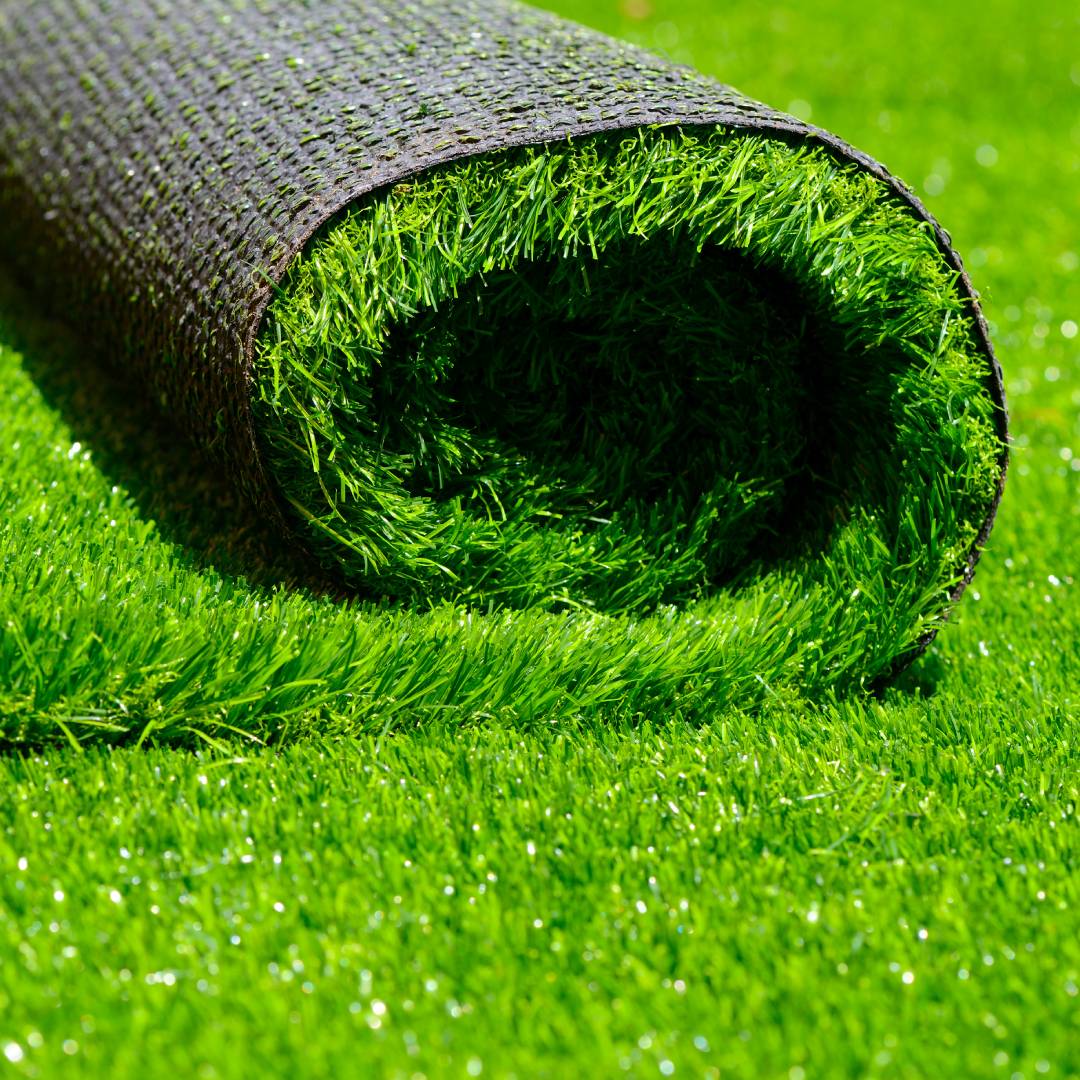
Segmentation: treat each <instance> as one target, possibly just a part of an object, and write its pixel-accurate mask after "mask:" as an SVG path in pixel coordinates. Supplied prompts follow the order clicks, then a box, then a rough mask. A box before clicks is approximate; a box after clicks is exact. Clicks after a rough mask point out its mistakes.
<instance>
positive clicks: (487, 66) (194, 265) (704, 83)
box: [0, 0, 1006, 571]
mask: <svg viewBox="0 0 1080 1080" xmlns="http://www.w3.org/2000/svg"><path fill="white" fill-rule="evenodd" d="M650 124H668V125H670V124H682V125H687V126H688V125H704V124H709V125H714V124H721V125H725V126H728V127H731V128H736V129H743V130H757V131H762V132H765V133H769V134H772V135H775V136H777V137H782V138H787V139H794V140H799V139H806V140H811V141H814V142H816V143H819V144H824V145H826V146H827V147H829V148H831V150H832V152H833V153H835V154H836V155H837V156H838V157H840V158H842V159H846V160H851V161H855V162H858V163H859V164H860V165H861V166H862V167H863V168H865V169H867V170H869V171H870V172H872V173H873V174H874V175H876V176H878V177H879V178H881V179H882V180H884V181H885V182H886V183H888V184H889V185H890V186H891V187H892V188H893V190H894V191H895V192H896V193H897V194H898V195H899V196H900V197H901V198H902V199H904V200H905V201H906V202H907V203H908V204H909V205H910V206H911V208H912V211H913V212H914V213H915V214H917V215H919V216H920V217H922V218H925V219H926V220H931V219H930V218H929V215H928V214H927V213H926V211H925V209H924V208H923V207H922V206H921V204H919V202H918V201H917V200H916V199H915V198H914V196H912V195H911V193H910V192H909V191H908V190H907V189H906V188H905V187H904V186H903V185H901V184H900V183H899V182H898V181H896V180H895V179H894V178H892V177H891V176H890V175H889V174H888V173H887V172H886V170H885V169H884V168H883V167H882V166H880V165H878V164H877V163H876V162H874V161H872V160H871V159H869V158H867V157H865V156H864V155H862V154H860V153H858V152H857V151H855V150H852V149H851V148H850V147H848V146H846V145H845V144H844V143H842V142H841V141H840V140H838V139H836V138H835V137H834V136H831V135H829V134H828V133H826V132H823V131H820V130H818V129H814V128H811V127H809V126H808V125H806V124H804V123H802V122H800V121H798V120H796V119H794V118H792V117H789V116H785V115H783V114H782V113H778V112H775V111H773V110H772V109H769V108H767V107H765V106H763V105H760V104H757V103H756V102H753V101H750V100H749V99H747V98H745V97H743V96H742V95H741V94H739V93H737V92H736V91H734V90H732V89H731V88H730V87H726V86H723V85H721V84H719V83H716V82H714V81H712V80H709V79H707V78H705V77H703V76H701V75H698V74H697V73H695V72H693V71H690V70H688V69H686V68H682V67H678V66H675V65H672V64H670V63H667V62H666V61H663V60H660V59H657V58H656V57H654V56H651V55H649V54H648V53H645V52H643V51H641V50H638V49H636V48H633V47H631V46H628V45H625V44H621V43H618V42H615V41H612V40H610V39H608V38H606V37H604V36H602V35H599V34H596V33H594V32H592V31H588V30H585V29H582V28H580V27H578V26H575V25H573V24H571V23H567V22H565V21H563V20H560V19H557V18H555V17H553V16H551V15H548V14H544V13H541V12H538V11H534V10H532V9H530V8H526V7H523V6H520V5H517V4H515V3H509V2H506V0H449V2H448V0H407V2H399V0H317V2H312V3H310V4H309V3H307V2H301V0H275V2H273V3H268V2H266V0H247V2H245V0H234V2H229V0H199V2H198V3H190V2H187V0H123V2H122V3H121V2H110V0H0V230H2V232H3V234H4V236H5V239H6V241H7V244H8V245H9V257H13V258H15V259H17V261H18V264H19V265H20V266H21V267H22V268H23V269H24V271H25V273H26V274H27V276H28V277H29V279H30V280H31V282H32V283H36V284H37V286H38V287H39V288H40V290H41V292H42V294H43V295H45V296H47V297H48V298H50V300H52V301H53V302H55V303H56V304H57V305H58V307H59V308H60V310H61V312H62V313H63V314H64V315H65V316H67V317H68V318H70V319H72V320H74V321H76V322H77V324H78V325H80V326H81V327H83V328H85V330H86V332H87V335H88V337H93V338H94V339H95V340H97V341H99V342H101V343H103V344H104V345H105V347H106V348H107V349H108V350H109V351H110V352H112V353H113V354H115V356H116V359H117V360H118V361H119V362H121V363H123V364H125V365H128V366H129V367H130V368H131V369H132V370H133V372H135V373H136V374H137V377H138V378H139V379H140V380H143V381H144V382H145V383H146V384H147V385H148V386H149V387H150V388H151V390H152V392H153V394H154V396H155V397H157V398H158V399H159V400H160V401H161V402H162V404H163V405H164V406H165V407H166V408H167V409H168V410H169V411H170V412H171V413H172V414H173V415H175V416H176V417H178V418H179V420H180V421H181V423H182V424H183V425H184V426H185V427H186V428H187V429H188V430H189V431H190V432H191V434H192V435H193V436H194V437H195V438H196V439H198V440H199V441H200V442H201V443H203V444H205V445H207V446H210V447H212V448H214V449H215V450H216V451H217V453H218V454H219V455H220V456H221V457H222V458H223V459H224V460H225V461H227V462H228V463H229V465H230V466H231V467H232V469H233V471H234V473H235V474H236V476H237V477H238V478H239V479H240V481H241V482H242V483H243V484H244V485H245V486H246V487H247V488H248V490H249V491H250V492H251V494H252V495H253V496H254V497H255V498H256V499H257V500H258V501H259V503H260V504H261V505H262V506H263V507H264V509H265V511H266V513H267V514H268V515H270V516H273V517H275V518H277V519H278V524H279V525H280V524H283V521H282V520H281V518H280V511H279V510H278V509H277V502H276V495H275V490H274V486H273V484H272V482H271V480H270V479H269V478H268V477H267V475H266V474H265V470H264V468H263V465H262V463H261V461H260V456H259V449H258V442H257V439H256V433H255V430H254V427H253V424H252V417H251V409H250V401H249V393H250V379H251V375H250V366H251V358H252V352H253V348H254V343H255V339H256V336H257V333H258V329H259V324H260V321H261V318H262V314H263V312H264V310H265V308H266V305H267V303H268V301H269V298H270V296H271V293H272V288H273V284H274V283H276V282H277V281H279V280H280V279H281V277H282V275H283V273H284V271H285V269H286V267H287V265H288V263H289V261H290V260H291V258H292V257H293V256H294V255H295V254H296V253H297V252H299V251H300V250H301V249H302V248H303V246H304V244H305V242H306V241H307V240H308V239H309V238H310V237H311V236H312V234H313V233H314V232H315V231H316V230H317V229H318V228H319V227H320V226H321V225H322V224H324V223H325V222H326V221H327V220H329V219H330V218H332V217H333V216H334V215H335V214H337V213H338V212H339V211H340V210H341V209H342V208H344V207H346V206H347V205H349V204H350V203H352V202H354V201H355V200H357V199H358V198H360V197H362V196H364V195H366V194H369V193H371V192H373V191H377V190H379V189H381V188H384V187H386V186H388V185H391V184H393V183H395V182H398V181H400V180H402V179H405V178H407V177H409V176H411V175H414V174H416V173H418V172H420V171H422V170H425V169H428V168H431V167H433V166H436V165H440V164H445V163H447V162H450V161H454V160H457V159H460V158H462V157H466V156H470V155H475V154H480V153H485V152H490V151H494V150H499V149H504V148H508V147H512V146H518V145H523V144H536V143H543V142H547V141H552V140H559V139H564V138H567V137H572V136H579V135H585V134H590V133H596V132H601V131H611V130H618V129H632V128H637V127H640V126H643V125H650ZM934 228H935V230H936V234H937V237H938V241H939V243H940V245H941V247H942V250H943V252H944V253H945V255H946V257H947V258H948V260H949V261H950V263H951V264H952V265H953V266H954V267H955V268H956V269H957V270H962V267H961V265H960V262H959V258H958V256H957V255H956V253H955V252H954V251H953V250H952V248H951V245H950V242H949V239H948V237H947V235H946V234H944V233H943V232H942V231H941V229H940V228H939V227H938V226H937V225H936V224H934ZM961 287H962V288H963V289H965V290H967V291H968V292H969V293H970V292H971V286H970V282H969V281H968V279H967V277H966V276H963V277H962V283H961ZM976 314H977V317H976V324H977V328H976V332H977V335H978V338H979V341H978V345H979V348H980V349H981V350H983V351H984V352H985V355H986V358H987V365H988V367H987V370H988V380H989V384H990V390H991V393H992V395H993V397H994V400H995V401H996V402H997V403H998V404H999V405H1000V406H1001V411H1000V414H999V416H1000V429H1001V435H1002V442H1003V446H1004V441H1005V436H1006V417H1005V411H1004V400H1003V391H1002V384H1001V373H1000V370H999V368H998V365H997V362H996V360H995V359H994V356H993V351H992V348H991V345H990V342H989V339H988V337H987V331H986V326H985V323H984V321H983V319H982V316H981V314H978V312H977V308H976ZM1003 465H1004V451H1003ZM1003 482H1004V468H1003V470H1002V483H1003ZM999 497H1000V491H999ZM995 510H996V500H995V504H994V506H993V507H991V508H990V509H989V513H988V517H987V521H986V524H985V526H984V529H983V533H982V536H981V537H980V543H981V542H982V541H983V540H984V539H985V537H986V535H987V534H988V532H989V528H990V525H991V523H992V519H993V514H994V511H995ZM976 558H977V550H973V551H972V555H971V560H970V566H969V571H970V570H971V569H973V567H974V561H975V559H976Z"/></svg>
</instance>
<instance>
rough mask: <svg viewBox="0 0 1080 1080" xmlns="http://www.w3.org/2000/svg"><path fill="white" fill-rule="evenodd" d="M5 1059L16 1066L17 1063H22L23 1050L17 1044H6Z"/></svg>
mask: <svg viewBox="0 0 1080 1080" xmlns="http://www.w3.org/2000/svg"><path fill="white" fill-rule="evenodd" d="M4 1057H6V1058H7V1059H8V1061H10V1062H11V1063H12V1064H13V1065H14V1064H15V1063H16V1062H18V1061H22V1059H23V1048H22V1047H21V1046H20V1045H19V1044H18V1043H17V1042H9V1043H4Z"/></svg>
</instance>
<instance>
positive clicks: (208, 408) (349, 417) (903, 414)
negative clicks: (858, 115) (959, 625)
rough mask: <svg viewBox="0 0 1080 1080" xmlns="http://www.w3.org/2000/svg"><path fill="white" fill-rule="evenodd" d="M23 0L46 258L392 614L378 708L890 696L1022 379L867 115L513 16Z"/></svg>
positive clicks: (330, 562) (12, 158)
mask: <svg viewBox="0 0 1080 1080" xmlns="http://www.w3.org/2000/svg"><path fill="white" fill-rule="evenodd" d="M3 15H4V18H3V21H2V22H0V110H2V113H0V117H2V120H0V166H2V173H0V214H2V217H3V227H4V231H5V233H6V236H7V238H8V240H9V243H10V250H11V252H12V254H13V257H14V258H15V259H16V261H17V264H18V265H20V266H21V267H22V268H23V270H24V272H25V273H26V275H27V278H28V280H30V281H32V282H34V283H35V285H36V289H37V293H38V295H39V296H41V297H42V299H43V301H44V302H46V303H50V304H53V305H55V306H56V307H57V308H59V309H61V310H62V311H63V312H64V314H65V315H66V316H67V317H69V318H71V319H73V320H74V321H76V322H77V323H78V324H79V325H80V326H82V327H84V328H85V331H86V336H87V338H88V339H90V340H92V341H93V343H94V345H95V347H96V348H99V349H101V350H103V351H105V352H108V353H111V354H112V355H113V356H114V358H115V359H116V360H117V361H118V362H120V363H122V364H125V365H128V366H129V367H130V369H131V370H132V371H133V373H134V374H135V377H136V378H137V379H138V381H139V382H140V383H141V384H142V385H143V386H144V387H145V388H146V389H147V392H148V393H149V394H150V395H151V396H152V397H154V398H155V399H157V400H158V401H159V402H160V404H161V406H162V407H163V408H164V409H165V410H166V411H167V412H169V413H170V414H171V415H172V416H173V417H174V418H175V419H176V420H178V421H179V423H180V424H181V425H182V426H183V427H184V428H185V429H186V430H187V431H188V433H189V434H190V435H191V436H192V437H193V438H194V439H195V440H196V441H198V442H199V443H200V444H202V445H203V446H204V447H207V448H209V449H210V450H211V452H213V453H215V454H216V455H217V456H218V458H219V459H220V460H221V461H222V462H223V463H225V465H226V466H227V467H228V469H229V471H230V472H231V474H232V475H233V477H234V478H235V479H236V480H237V481H239V483H240V484H241V485H242V486H243V487H244V488H245V489H246V490H247V492H248V494H249V496H250V497H251V498H252V500H254V502H255V503H256V504H257V506H258V507H259V508H260V511H261V513H262V514H263V515H264V516H265V518H266V523H267V528H268V529H277V530H280V532H281V534H282V536H283V537H288V540H289V542H290V543H294V544H297V545H299V546H300V547H302V548H303V549H304V550H305V551H306V552H307V553H308V554H309V556H310V557H312V558H313V559H314V560H316V561H317V562H318V564H319V565H320V566H322V567H323V568H324V569H325V571H326V573H327V574H328V576H330V577H331V578H332V579H333V580H335V581H336V582H339V583H343V584H344V585H345V586H347V588H348V591H349V592H350V593H351V594H354V595H355V596H356V597H357V598H358V603H357V605H356V619H357V636H358V638H359V639H360V640H364V641H365V643H366V644H368V645H369V646H370V647H371V648H373V649H374V659H373V660H372V663H373V667H372V674H371V678H370V680H369V682H370V685H364V686H363V687H361V688H360V690H361V694H360V696H361V697H363V696H364V695H365V694H366V695H367V697H368V699H369V701H370V702H378V701H385V699H386V696H387V691H386V687H387V686H388V685H390V686H393V688H394V691H395V692H394V694H392V695H390V696H391V697H392V698H393V699H394V700H395V702H396V703H397V705H395V707H398V705H400V703H401V702H402V701H404V702H407V703H408V707H409V708H411V709H414V710H415V711H416V712H417V713H425V711H430V710H432V709H445V708H459V709H463V710H464V711H465V712H467V713H468V715H484V714H485V713H488V712H491V711H492V710H493V709H494V708H495V707H496V705H499V706H500V707H502V708H508V709H510V710H511V711H522V712H528V711H529V710H530V709H539V710H541V711H543V710H545V709H546V710H547V711H548V713H549V714H551V715H553V716H554V715H557V714H559V713H560V712H564V713H567V714H574V713H576V712H577V711H579V710H580V709H583V708H592V707H595V706H597V705H598V704H602V703H608V704H609V705H613V703H615V702H621V703H622V704H621V705H620V706H619V707H620V708H623V709H624V710H626V711H629V712H631V713H633V712H635V711H637V712H641V711H649V710H655V709H668V708H683V707H684V706H685V707H686V710H687V711H688V712H693V709H694V707H695V703H700V702H704V701H708V702H711V703H713V704H715V703H717V702H719V701H736V702H740V703H742V702H746V701H749V700H751V699H752V698H756V697H760V696H761V695H762V694H766V693H769V692H775V691H776V690H777V689H778V688H779V687H781V686H783V685H784V684H791V685H796V686H798V687H800V688H801V689H803V690H804V691H809V692H814V691H818V690H821V689H824V688H827V687H832V688H837V689H847V688H850V687H853V686H860V685H870V684H873V683H875V682H877V681H879V680H881V679H883V678H885V677H887V676H889V675H890V674H892V673H893V672H895V671H896V670H897V669H898V668H899V667H900V666H901V665H902V664H903V663H904V662H905V661H906V660H908V659H910V658H911V657H912V656H913V655H915V653H916V652H917V650H918V649H919V648H920V647H922V646H924V645H925V644H926V642H927V641H928V640H929V639H930V637H931V636H932V634H933V633H934V632H935V631H936V629H937V628H938V627H939V626H940V624H941V622H942V620H943V618H944V616H945V615H946V613H947V611H948V608H949V606H950V605H951V604H952V603H953V602H955V600H956V599H958V597H959V595H960V592H961V591H962V589H963V586H964V584H965V583H966V582H967V581H968V580H969V579H970V577H971V574H972V572H973V570H974V565H975V561H976V559H977V557H978V552H979V548H980V546H981V544H982V543H983V542H984V541H985V539H986V536H987V534H988V532H989V528H990V525H991V522H992V519H993V514H994V510H995V508H996V505H997V502H998V499H999V497H1000V493H1001V488H1002V484H1003V482H1004V473H1005V440H1006V422H1005V412H1004V401H1003V394H1002V389H1001V377H1000V371H999V369H998V367H997V364H996V361H995V360H994V356H993V352H992V349H991V346H990V343H989V340H988V338H987V332H986V326H985V323H984V322H983V320H982V317H981V315H980V313H979V309H978V305H977V303H976V300H975V297H974V294H973V292H972V289H971V285H970V282H969V281H968V279H967V277H966V276H965V275H964V273H963V271H962V268H961V264H960V261H959V258H958V256H957V255H956V254H955V252H954V251H953V250H952V248H951V245H950V243H949V241H948V238H947V236H946V235H945V234H944V233H943V232H942V231H941V230H940V228H939V227H938V226H937V225H936V223H934V222H933V220H932V219H931V218H930V217H929V215H928V214H927V213H926V211H925V210H924V209H923V207H922V206H921V205H920V204H919V203H918V201H917V200H916V199H915V198H914V196H912V195H911V194H910V192H908V191H907V189H906V188H904V187H903V185H902V184H900V183H899V182H898V181H896V180H895V179H893V178H892V177H891V176H890V175H889V174H888V173H887V172H886V171H885V170H884V168H883V167H881V166H880V165H877V164H876V163H875V162H873V161H871V160H869V159H867V158H865V157H864V156H862V155H860V154H858V153H857V152H855V151H853V150H851V149H850V148H849V147H847V146H846V145H844V144H843V143H842V142H840V141H839V140H837V139H836V138H835V137H833V136H830V135H828V134H827V133H825V132H821V131H818V130H816V129H813V128H811V127H809V126H807V125H806V124H803V123H801V122H799V121H797V120H795V119H793V118H791V117H786V116H783V115H782V114H779V113H775V112H773V111H772V110H769V109H767V108H765V107H764V106H760V105H758V104H756V103H754V102H751V101H748V100H747V99H745V98H743V97H742V96H741V95H738V94H737V93H736V92H735V91H732V90H731V89H730V88H727V87H724V86H721V85H719V84H717V83H714V82H712V81H711V80H708V79H706V78H704V77H702V76H698V75H696V74H695V73H693V72H690V71H688V70H686V69H683V68H679V67H676V66H674V65H671V64H668V63H666V62H664V61H662V60H658V59H656V58H654V57H651V56H648V55H647V54H644V53H642V52H640V51H638V50H635V49H632V48H630V47H629V46H625V45H621V44H618V43H615V42H612V41H610V40H608V39H606V38H603V37H601V36H600V35H597V34H594V33H591V32H589V31H585V30H582V29H580V28H577V27H575V26H572V25H571V24H567V23H565V22H563V21H560V20H557V19H554V18H553V17H551V16H547V15H542V14H540V13H538V12H533V11H530V10H529V9H527V8H524V7H520V6H516V5H511V4H507V3H503V2H494V3H491V2H480V3H461V4H453V5H444V4H441V3H411V4H391V3H351V4H348V3H325V4H319V5H317V6H316V7H314V8H308V7H307V6H306V5H303V6H302V5H286V4H254V5H248V6H242V7H237V6H235V5H233V4H229V3H225V2H217V0H214V2H209V3H203V4H199V5H182V4H175V5H173V4H164V5H163V4H157V3H148V2H145V3H144V2H136V3H131V4H125V5H124V6H123V8H122V9H121V10H117V9H115V8H112V7H111V6H110V5H106V4H80V5H70V4H68V3H61V2H59V0H57V2H51V0H50V2H45V3H35V4H33V5H8V6H7V7H6V8H5V9H4V11H3ZM364 635H367V638H365V637H364ZM508 673H510V674H514V673H516V676H515V678H509V675H508ZM296 674H297V675H298V676H299V681H302V679H303V677H304V676H305V675H306V674H307V673H306V672H303V671H300V672H297V673H296ZM508 678H509V682H506V680H507V679H508ZM504 683H505V685H504ZM496 687H497V689H496ZM357 690H358V688H357V687H356V686H352V687H350V688H349V690H348V691H347V692H346V691H343V692H342V696H343V698H348V699H349V700H350V701H352V700H353V699H354V695H356V693H357ZM271 696H272V695H271ZM525 698H530V699H531V701H530V702H526V701H525ZM335 707H336V706H335ZM372 707H374V706H372Z"/></svg>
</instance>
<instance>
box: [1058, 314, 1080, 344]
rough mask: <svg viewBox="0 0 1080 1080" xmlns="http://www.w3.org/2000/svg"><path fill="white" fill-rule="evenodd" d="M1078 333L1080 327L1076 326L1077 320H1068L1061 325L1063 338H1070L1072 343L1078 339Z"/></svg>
mask: <svg viewBox="0 0 1080 1080" xmlns="http://www.w3.org/2000/svg"><path fill="white" fill-rule="evenodd" d="M1078 332H1080V326H1077V325H1076V320H1075V319H1066V320H1065V321H1064V322H1063V323H1062V324H1061V336H1062V337H1065V338H1068V339H1069V340H1070V341H1071V340H1072V339H1073V338H1074V337H1076V335H1077V333H1078Z"/></svg>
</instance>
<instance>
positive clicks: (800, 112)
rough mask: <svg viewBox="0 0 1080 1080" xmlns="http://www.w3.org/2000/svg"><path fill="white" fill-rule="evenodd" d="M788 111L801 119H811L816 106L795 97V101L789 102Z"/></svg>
mask: <svg viewBox="0 0 1080 1080" xmlns="http://www.w3.org/2000/svg"><path fill="white" fill-rule="evenodd" d="M787 111H788V112H789V113H791V115H792V116H797V117H798V118H799V119H800V120H809V119H810V118H811V117H812V116H813V115H814V106H813V105H811V104H810V102H809V101H804V100H803V99H802V98H795V100H794V101H789V102H788V107H787Z"/></svg>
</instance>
